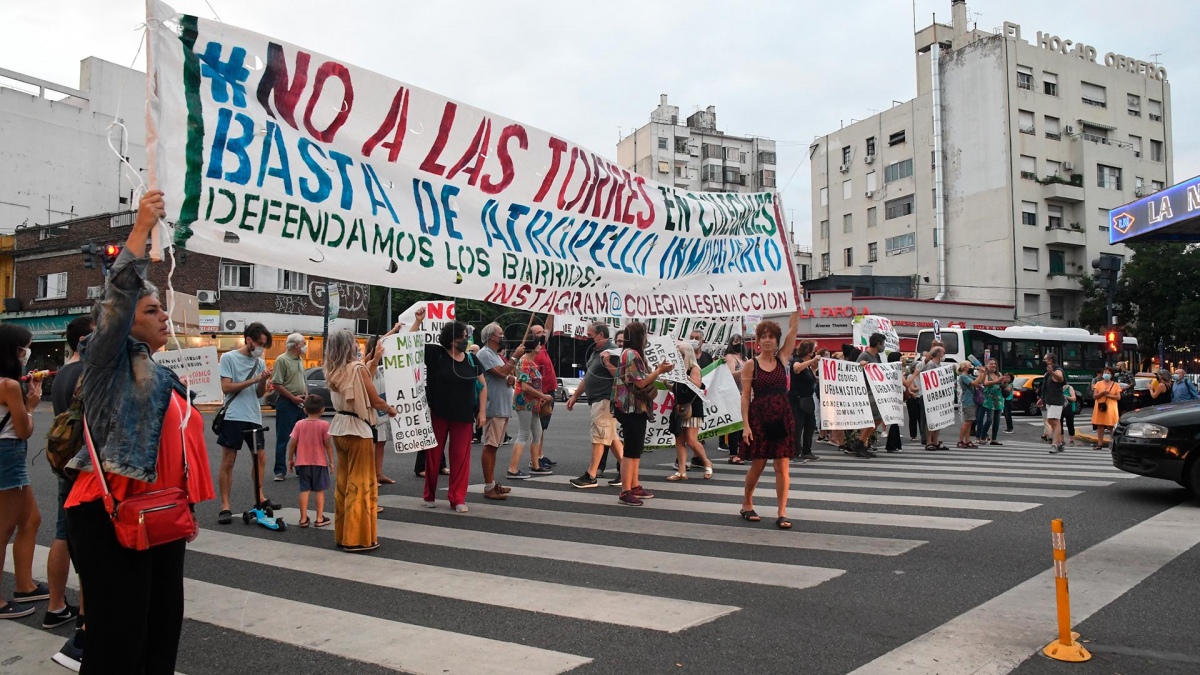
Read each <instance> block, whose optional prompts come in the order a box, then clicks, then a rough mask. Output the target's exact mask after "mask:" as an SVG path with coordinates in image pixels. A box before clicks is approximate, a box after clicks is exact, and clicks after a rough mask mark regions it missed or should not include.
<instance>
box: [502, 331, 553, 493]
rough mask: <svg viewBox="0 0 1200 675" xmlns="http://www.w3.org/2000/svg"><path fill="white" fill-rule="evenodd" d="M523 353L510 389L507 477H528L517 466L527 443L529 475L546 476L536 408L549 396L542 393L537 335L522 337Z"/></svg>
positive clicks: (539, 343)
mask: <svg viewBox="0 0 1200 675" xmlns="http://www.w3.org/2000/svg"><path fill="white" fill-rule="evenodd" d="M524 347H525V353H524V354H523V355H522V356H521V361H520V363H519V364H518V368H517V370H516V377H517V383H516V384H517V386H516V390H515V391H514V392H513V413H514V414H515V415H516V416H517V440H515V441H513V450H512V459H511V460H509V465H508V473H507V474H506V475H507V476H508V478H509V480H528V479H529V477H530V474H529V473H526V472H524V471H522V470H521V454H522V453H523V452H524V451H525V446H527V445H528V446H529V471H530V472H532V473H533V475H538V476H546V475H550V473H552V472H551V471H550V469H549V468H545V467H542V465H541V464H542V462H541V458H542V431H543V429H542V421H541V419H540V418H539V416H538V411H539V410H541V408H542V406H543V405H545V404H546V403H547V402H550V401H551V400H552V398H551V396H550V395H549V394H544V393H542V370H541V368H539V367H538V364H537V359H538V356H540V355H541V351H542V349H543V347H542V340H541V338H536V337H530V338H528V339H526V340H525V345H524Z"/></svg>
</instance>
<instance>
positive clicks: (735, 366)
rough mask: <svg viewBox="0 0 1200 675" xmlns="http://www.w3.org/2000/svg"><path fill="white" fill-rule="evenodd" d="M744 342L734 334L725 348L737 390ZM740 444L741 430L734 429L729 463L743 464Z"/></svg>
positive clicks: (739, 336)
mask: <svg viewBox="0 0 1200 675" xmlns="http://www.w3.org/2000/svg"><path fill="white" fill-rule="evenodd" d="M745 347H746V346H745V344H744V343H743V342H742V336H741V335H734V336H733V337H732V338H730V340H729V346H728V347H727V348H726V349H725V365H726V366H727V367H728V368H729V372H730V373H732V374H733V381H734V383H735V384H736V385H737V388H738V390H739V391H740V390H741V389H742V366H744V365H745V364H746V351H745ZM741 445H742V432H741V431H735V432H733V433H731V434H729V442H728V448H729V463H730V464H745V463H746V462H745V460H743V459H742V458H741V457H739V456H738V449H739V448H740V447H741Z"/></svg>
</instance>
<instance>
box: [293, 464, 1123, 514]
mask: <svg viewBox="0 0 1200 675" xmlns="http://www.w3.org/2000/svg"><path fill="white" fill-rule="evenodd" d="M668 466H669V465H668ZM638 473H639V475H641V476H670V475H671V474H672V473H674V472H673V471H661V470H658V469H642V470H641V471H640V472H638ZM788 473H789V474H790V475H791V478H792V480H791V484H792V485H815V486H820V487H844V488H873V489H878V490H913V491H915V492H956V493H959V494H984V495H1014V496H1018V497H1045V498H1048V499H1054V498H1063V499H1066V498H1070V497H1075V496H1077V495H1079V494H1080V491H1079V490H1052V489H1048V488H1022V487H1003V486H1002V487H996V486H994V485H967V484H965V483H917V482H901V481H883V480H846V479H841V478H810V477H807V476H805V475H803V474H804V472H803V470H800V471H789V472H788ZM834 473H845V474H849V475H853V474H854V472H853V471H843V472H834ZM713 475H714V478H713V480H716V481H718V484H720V482H730V481H737V482H744V481H745V476H743V475H735V474H733V473H732V472H727V473H716V474H713ZM861 475H864V476H867V477H870V476H883V477H895V478H907V477H908V476H907V475H906V474H895V473H887V472H869V473H864V474H861ZM930 478H944V479H949V480H953V479H959V478H961V479H968V480H969V479H971V477H970V476H930ZM688 480H689V481H691V480H694V478H693V477H689V478H688ZM708 482H712V481H708ZM1042 482H1045V481H1042ZM1100 484H1101V485H1110V483H1100ZM654 485H658V483H655V484H654ZM297 515H299V512H298V511H297Z"/></svg>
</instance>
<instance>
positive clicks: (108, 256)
mask: <svg viewBox="0 0 1200 675" xmlns="http://www.w3.org/2000/svg"><path fill="white" fill-rule="evenodd" d="M94 245H95V244H93V246H94ZM119 255H121V247H120V246H117V245H116V244H105V245H104V265H105V267H108V266H111V265H112V264H113V263H115V262H116V261H117V256H119Z"/></svg>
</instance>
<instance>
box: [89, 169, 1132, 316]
mask: <svg viewBox="0 0 1200 675" xmlns="http://www.w3.org/2000/svg"><path fill="white" fill-rule="evenodd" d="M1133 196H1134V197H1145V196H1146V190H1145V189H1144V188H1134V190H1133ZM88 290H89V291H91V290H92V289H90V288H89V289H88ZM88 297H89V298H90V297H91V296H90V295H89V296H88Z"/></svg>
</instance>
